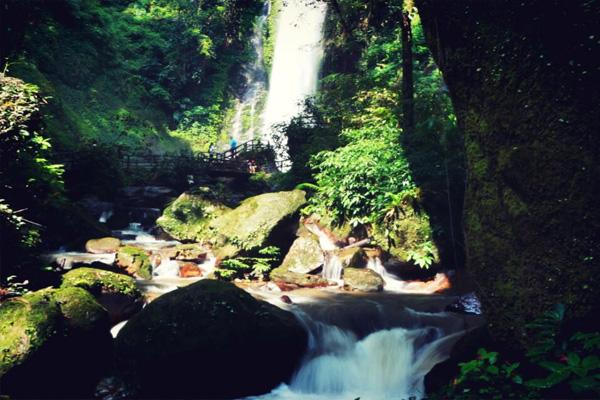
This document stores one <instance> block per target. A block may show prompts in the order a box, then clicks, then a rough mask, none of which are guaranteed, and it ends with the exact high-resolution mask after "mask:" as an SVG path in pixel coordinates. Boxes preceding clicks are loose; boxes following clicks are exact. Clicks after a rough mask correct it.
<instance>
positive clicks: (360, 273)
mask: <svg viewBox="0 0 600 400" xmlns="http://www.w3.org/2000/svg"><path fill="white" fill-rule="evenodd" d="M343 278H344V286H345V287H347V288H348V289H350V290H357V291H360V292H380V291H382V290H383V283H384V282H383V278H382V277H381V275H379V274H378V273H377V272H375V271H373V270H371V269H367V268H345V269H344V276H343Z"/></svg>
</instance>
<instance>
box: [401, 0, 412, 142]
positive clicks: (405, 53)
mask: <svg viewBox="0 0 600 400" xmlns="http://www.w3.org/2000/svg"><path fill="white" fill-rule="evenodd" d="M401 31H402V113H403V118H402V130H403V132H404V134H407V135H412V133H413V131H414V128H415V106H414V84H413V53H412V28H411V26H410V10H408V9H404V10H403V11H402V26H401Z"/></svg>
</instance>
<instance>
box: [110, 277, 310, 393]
mask: <svg viewBox="0 0 600 400" xmlns="http://www.w3.org/2000/svg"><path fill="white" fill-rule="evenodd" d="M306 345H307V334H306V332H305V331H304V329H303V328H302V327H301V326H300V325H299V323H298V321H297V320H296V318H295V317H294V316H293V315H292V314H291V313H289V312H286V311H283V310H281V309H279V308H277V307H275V306H273V305H271V304H269V303H266V302H263V301H259V300H256V299H254V298H253V297H252V296H250V295H249V294H248V293H246V292H244V291H243V290H241V289H239V288H237V287H236V286H235V285H233V284H231V283H227V282H221V281H214V280H202V281H200V282H197V283H194V284H192V285H189V286H186V287H184V288H180V289H177V290H175V291H173V292H170V293H167V294H165V295H163V296H161V297H159V298H158V299H156V300H155V301H153V302H152V303H150V304H149V305H148V306H147V307H146V308H144V310H142V311H141V312H140V313H139V314H137V315H136V316H134V317H133V318H131V319H130V320H129V322H128V323H127V324H126V325H125V326H124V327H123V329H122V330H121V331H120V333H119V335H118V336H117V338H116V347H117V364H118V367H119V369H120V372H121V373H122V374H123V376H125V377H127V379H128V380H129V381H130V382H134V383H135V385H136V386H137V387H139V388H140V393H139V396H140V397H148V396H152V397H155V398H156V397H169V398H173V397H178V398H232V397H243V396H248V395H256V394H261V393H266V392H268V391H269V390H271V389H272V388H274V387H275V386H276V385H278V384H279V383H280V382H282V381H285V380H286V379H288V378H289V377H290V376H291V374H292V372H293V371H294V369H295V368H296V367H297V365H298V363H299V362H300V360H301V358H302V356H303V354H304V351H305V349H306ZM157 366H164V367H163V368H161V367H157ZM198 377H202V383H201V384H199V382H198ZM232 379H233V380H234V381H232ZM232 382H234V384H232Z"/></svg>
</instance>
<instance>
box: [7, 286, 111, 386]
mask: <svg viewBox="0 0 600 400" xmlns="http://www.w3.org/2000/svg"><path fill="white" fill-rule="evenodd" d="M109 329H110V326H109V323H108V313H107V311H106V310H105V309H104V308H103V307H102V306H101V305H100V304H98V302H97V301H96V300H95V299H94V297H93V296H92V295H91V294H90V293H88V292H87V291H85V290H83V289H80V288H66V289H44V290H40V291H37V292H33V293H29V294H26V295H24V296H22V297H17V298H14V299H10V300H7V301H4V302H2V303H0V378H1V380H2V393H3V394H8V395H10V396H14V397H15V398H21V397H24V398H45V397H51V398H65V397H85V398H88V397H91V396H92V395H93V389H94V387H95V384H96V383H97V381H98V380H99V379H100V377H101V376H102V374H104V373H105V372H106V370H107V368H108V366H109V364H110V362H111V357H112V338H111V336H110V331H109ZM59 364H60V368H58V367H57V366H58V365H59Z"/></svg>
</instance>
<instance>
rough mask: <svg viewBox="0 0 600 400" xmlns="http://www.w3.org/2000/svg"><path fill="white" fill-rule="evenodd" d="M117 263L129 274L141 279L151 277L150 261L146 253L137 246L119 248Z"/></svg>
mask: <svg viewBox="0 0 600 400" xmlns="http://www.w3.org/2000/svg"><path fill="white" fill-rule="evenodd" d="M116 263H117V265H118V266H119V267H120V268H122V269H124V270H125V271H127V273H128V274H129V275H133V276H137V277H140V278H143V279H152V263H151V262H150V257H148V254H147V253H146V252H145V251H144V250H142V249H139V248H137V247H133V246H123V247H121V248H120V249H119V252H118V253H117V259H116Z"/></svg>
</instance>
